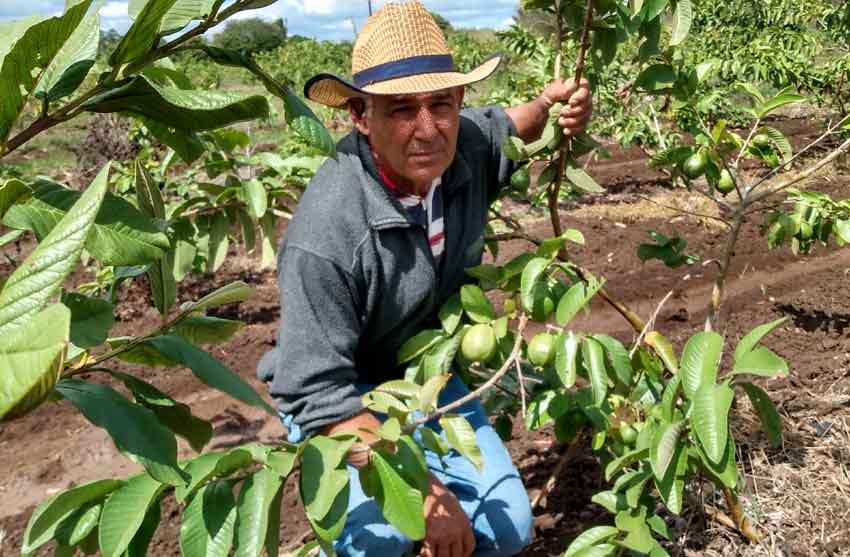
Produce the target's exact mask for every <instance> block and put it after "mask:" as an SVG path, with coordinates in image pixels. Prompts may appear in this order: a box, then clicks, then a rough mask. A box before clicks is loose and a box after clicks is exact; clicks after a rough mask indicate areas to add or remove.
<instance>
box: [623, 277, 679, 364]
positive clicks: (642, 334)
mask: <svg viewBox="0 0 850 557" xmlns="http://www.w3.org/2000/svg"><path fill="white" fill-rule="evenodd" d="M672 295H673V291H672V290H671V291H670V292H668V293H667V295H666V296H664V298H662V300H661V302H660V303H659V304H658V306H656V308H655V311H653V312H652V315H650V316H649V321H647V322H646V325H645V326H644V327H643V329H642V330H641V332H640V334H639V335H638V338H637V340H636V341H635V345H634V346H633V347H632V349H631V351H630V352H629V359H631V358H634V356H635V352H637V349H638V347H640V344H641V343H642V342H643V339H644V337H645V336H646V333H648V332H649V331H650V329H652V328H653V327H655V320H656V319H658V315H659V314H660V313H661V308H663V307H664V304H666V303H667V300H669V299H670V296H672Z"/></svg>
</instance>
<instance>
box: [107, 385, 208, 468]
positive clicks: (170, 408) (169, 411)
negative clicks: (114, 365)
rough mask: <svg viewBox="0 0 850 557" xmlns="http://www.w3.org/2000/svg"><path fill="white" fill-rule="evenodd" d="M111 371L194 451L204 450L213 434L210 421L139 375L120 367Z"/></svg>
mask: <svg viewBox="0 0 850 557" xmlns="http://www.w3.org/2000/svg"><path fill="white" fill-rule="evenodd" d="M111 374H112V376H113V377H115V378H116V379H118V380H120V381H121V382H123V383H124V385H125V386H126V387H127V389H129V391H130V392H131V393H133V397H134V398H135V399H136V402H137V403H139V404H141V405H142V406H144V407H145V408H147V409H148V410H150V411H151V412H153V413H154V414H155V415H156V417H157V419H158V420H159V421H160V423H162V425H164V426H165V427H167V428H168V429H170V430H171V431H173V432H174V433H176V434H177V435H179V436H180V437H182V438H184V439H186V440H187V441H188V442H189V445H191V447H192V448H193V449H195V450H196V451H198V452H200V451H201V450H203V448H204V445H206V444H207V443H208V442H209V440H210V439H211V438H212V434H213V430H212V426H211V425H210V424H209V422H206V421H204V420H202V419H200V418H197V417H195V416H194V415H193V414H192V410H191V409H190V408H189V407H188V406H187V405H185V404H183V403H181V402H177V401H176V400H174V399H173V398H171V397H170V396H168V395H166V394H165V393H163V392H162V391H160V390H159V389H157V388H156V387H154V386H153V385H151V384H150V383H147V382H146V381H143V380H141V379H139V378H138V377H134V376H132V375H128V374H126V373H121V372H119V371H112V372H111Z"/></svg>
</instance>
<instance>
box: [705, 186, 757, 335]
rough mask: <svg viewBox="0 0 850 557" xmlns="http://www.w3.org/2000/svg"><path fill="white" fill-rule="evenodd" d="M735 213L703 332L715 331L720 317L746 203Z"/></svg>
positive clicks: (743, 202)
mask: <svg viewBox="0 0 850 557" xmlns="http://www.w3.org/2000/svg"><path fill="white" fill-rule="evenodd" d="M741 203H742V204H741V205H739V206H738V209H737V211H736V213H735V220H734V221H733V223H732V227H731V228H730V230H729V236H728V238H727V239H726V248H725V249H724V252H723V262H722V263H721V264H720V272H719V273H718V275H717V279H716V280H715V281H714V288H713V289H712V292H711V301H710V302H709V306H708V315H707V316H706V318H705V330H706V331H711V330H712V329H714V330H717V324H718V319H719V317H720V305H721V304H722V303H723V289H724V287H725V285H726V275H727V274H729V265H730V263H731V262H732V254H733V253H734V252H735V244H736V243H737V242H738V235H739V234H740V232H741V225H743V223H744V216H745V214H746V212H747V207H748V206H749V204H747V202H746V201H742V202H741Z"/></svg>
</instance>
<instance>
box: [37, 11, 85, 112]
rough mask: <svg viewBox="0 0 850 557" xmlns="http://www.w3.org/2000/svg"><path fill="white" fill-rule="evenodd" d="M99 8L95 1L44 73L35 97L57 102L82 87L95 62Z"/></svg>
mask: <svg viewBox="0 0 850 557" xmlns="http://www.w3.org/2000/svg"><path fill="white" fill-rule="evenodd" d="M100 5H101V2H100V1H98V2H97V4H95V6H94V8H93V9H92V10H91V11H90V12H89V14H88V15H86V16H85V17H84V18H83V20H82V21H81V22H80V24H79V26H77V29H76V30H75V31H74V33H73V34H72V35H71V36H70V37H69V38H68V40H67V41H66V42H65V44H64V45H62V48H61V49H60V50H59V52H58V53H57V55H56V57H55V58H54V59H53V61H52V62H51V63H50V65H49V66H47V68H46V69H45V70H44V73H43V74H42V77H41V80H39V83H38V85H37V86H36V88H35V95H36V96H37V97H45V96H46V97H47V99H49V100H50V101H57V100H59V99H61V98H63V97H67V96H69V95H71V94H73V93H74V91H76V90H77V88H78V87H79V86H80V84H82V82H83V80H84V79H85V78H86V75H88V73H89V70H90V69H91V67H92V66H93V65H94V61H95V58H97V48H98V42H99V39H100V16H99V15H98V11H99V8H100Z"/></svg>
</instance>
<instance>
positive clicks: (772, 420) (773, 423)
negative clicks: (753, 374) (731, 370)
mask: <svg viewBox="0 0 850 557" xmlns="http://www.w3.org/2000/svg"><path fill="white" fill-rule="evenodd" d="M738 385H740V386H741V388H742V389H744V392H745V393H747V396H748V397H750V402H751V403H752V404H753V408H755V410H756V414H758V417H759V419H760V420H761V425H762V428H763V429H764V432H765V433H766V434H767V439H768V440H769V441H770V445H771V446H772V447H774V448H777V447H780V446H781V445H782V418H780V417H779V412H778V411H777V410H776V405H775V404H773V401H772V400H770V396H768V394H767V393H766V392H764V390H762V389H761V388H760V387H758V386H757V385H754V384H752V383H738Z"/></svg>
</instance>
